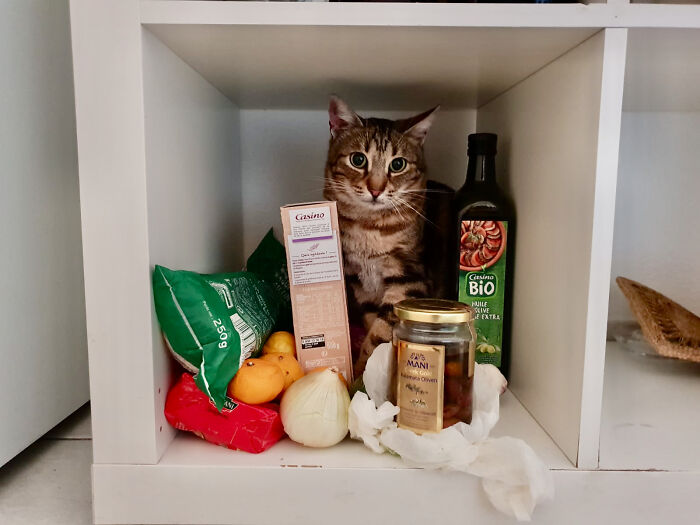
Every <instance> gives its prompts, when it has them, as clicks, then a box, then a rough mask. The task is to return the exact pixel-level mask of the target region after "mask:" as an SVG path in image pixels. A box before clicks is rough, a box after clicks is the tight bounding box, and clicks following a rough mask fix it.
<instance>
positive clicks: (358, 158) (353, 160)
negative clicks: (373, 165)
mask: <svg viewBox="0 0 700 525" xmlns="http://www.w3.org/2000/svg"><path fill="white" fill-rule="evenodd" d="M350 164H352V165H353V166H355V167H356V168H364V167H365V165H366V164H367V157H365V154H364V153H358V152H355V153H351V154H350Z"/></svg>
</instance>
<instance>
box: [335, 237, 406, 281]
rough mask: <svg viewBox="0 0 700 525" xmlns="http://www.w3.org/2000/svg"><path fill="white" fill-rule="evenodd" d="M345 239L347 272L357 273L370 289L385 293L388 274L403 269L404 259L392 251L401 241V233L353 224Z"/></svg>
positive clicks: (344, 253) (343, 239) (393, 273)
mask: <svg viewBox="0 0 700 525" xmlns="http://www.w3.org/2000/svg"><path fill="white" fill-rule="evenodd" d="M342 242H343V255H344V259H345V271H346V273H348V274H353V275H357V277H358V278H359V281H360V283H361V285H362V288H363V289H364V291H365V292H366V293H368V294H370V295H381V293H382V291H383V289H384V277H386V276H390V275H396V274H397V273H398V272H400V271H401V265H400V261H399V260H397V259H396V257H395V256H392V255H390V254H391V252H392V251H393V250H394V249H395V248H396V247H397V246H398V245H399V243H400V238H399V236H398V235H396V234H392V235H386V234H382V233H381V232H378V231H372V230H367V229H364V228H349V229H347V230H346V231H345V232H344V233H343V236H342Z"/></svg>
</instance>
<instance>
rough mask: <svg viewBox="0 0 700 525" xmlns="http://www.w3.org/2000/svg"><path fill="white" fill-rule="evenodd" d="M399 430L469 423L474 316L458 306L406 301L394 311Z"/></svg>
mask: <svg viewBox="0 0 700 525" xmlns="http://www.w3.org/2000/svg"><path fill="white" fill-rule="evenodd" d="M394 313H395V314H396V316H397V317H398V318H399V322H398V324H397V325H396V326H395V327H394V334H393V344H394V351H395V353H396V359H397V366H396V404H397V405H398V407H399V409H400V411H399V415H398V417H397V423H398V426H399V427H401V428H406V429H409V430H412V431H414V432H416V433H418V434H423V433H425V432H439V431H440V430H442V429H443V428H446V427H449V426H451V425H454V424H455V423H457V422H459V421H464V422H465V423H470V422H471V420H472V387H473V382H474V343H475V339H476V337H475V333H474V325H473V317H474V316H473V310H472V308H471V307H469V306H467V305H465V304H463V303H459V302H457V301H447V300H443V299H406V300H404V301H401V302H399V303H397V304H396V305H394Z"/></svg>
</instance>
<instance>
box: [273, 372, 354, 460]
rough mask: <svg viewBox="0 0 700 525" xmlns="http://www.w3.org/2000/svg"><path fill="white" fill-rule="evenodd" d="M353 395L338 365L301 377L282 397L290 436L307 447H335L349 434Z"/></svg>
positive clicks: (282, 405) (283, 422)
mask: <svg viewBox="0 0 700 525" xmlns="http://www.w3.org/2000/svg"><path fill="white" fill-rule="evenodd" d="M349 406H350V395H349V394H348V390H347V388H346V387H345V383H344V382H343V380H342V379H341V377H340V374H339V371H338V369H337V368H336V367H330V368H325V369H323V370H321V371H319V372H312V373H310V374H308V375H305V376H304V377H302V378H301V379H297V380H296V381H295V382H294V383H292V386H290V387H289V388H288V389H287V391H286V392H285V393H284V396H282V403H281V404H280V416H281V418H282V425H284V431H285V432H286V433H287V435H288V436H289V437H290V438H291V439H292V440H293V441H296V442H297V443H301V444H302V445H305V446H307V447H331V446H333V445H335V444H336V443H339V442H340V441H342V439H343V438H344V437H345V435H346V434H347V433H348V407H349Z"/></svg>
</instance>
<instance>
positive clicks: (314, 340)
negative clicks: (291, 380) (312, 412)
mask: <svg viewBox="0 0 700 525" xmlns="http://www.w3.org/2000/svg"><path fill="white" fill-rule="evenodd" d="M280 211H281V214H282V227H283V228H284V246H285V248H286V250H287V267H288V269H289V289H290V295H291V298H292V315H293V318H294V336H295V338H296V346H297V357H298V359H299V363H300V364H301V367H302V368H303V369H304V372H307V371H309V370H313V369H314V368H318V367H321V366H336V367H338V369H339V370H340V372H341V373H342V374H343V375H344V376H345V379H346V381H347V382H348V384H351V383H352V380H353V377H352V356H351V350H350V330H349V325H348V308H347V298H346V297H345V278H344V277H343V257H342V253H343V252H342V249H341V245H340V235H339V232H338V211H337V208H336V204H335V202H331V201H325V202H310V203H303V204H290V205H287V206H282V208H280Z"/></svg>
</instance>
